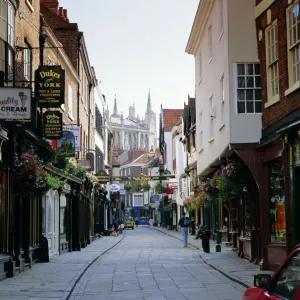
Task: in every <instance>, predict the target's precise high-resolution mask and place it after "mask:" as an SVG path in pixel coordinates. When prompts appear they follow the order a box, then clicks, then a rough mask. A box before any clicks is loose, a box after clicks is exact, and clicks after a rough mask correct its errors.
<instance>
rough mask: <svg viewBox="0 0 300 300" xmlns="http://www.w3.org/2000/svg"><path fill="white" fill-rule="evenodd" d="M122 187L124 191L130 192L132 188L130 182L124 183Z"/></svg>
mask: <svg viewBox="0 0 300 300" xmlns="http://www.w3.org/2000/svg"><path fill="white" fill-rule="evenodd" d="M124 189H125V191H126V192H128V193H130V192H131V189H132V186H131V184H129V183H125V184H124Z"/></svg>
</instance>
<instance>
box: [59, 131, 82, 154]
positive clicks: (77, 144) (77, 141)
mask: <svg viewBox="0 0 300 300" xmlns="http://www.w3.org/2000/svg"><path fill="white" fill-rule="evenodd" d="M63 131H70V132H72V133H73V135H74V138H75V151H76V152H80V143H81V140H80V126H77V125H64V126H63Z"/></svg>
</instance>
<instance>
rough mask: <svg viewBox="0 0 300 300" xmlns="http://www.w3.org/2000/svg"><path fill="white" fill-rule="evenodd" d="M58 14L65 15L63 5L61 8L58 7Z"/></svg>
mask: <svg viewBox="0 0 300 300" xmlns="http://www.w3.org/2000/svg"><path fill="white" fill-rule="evenodd" d="M58 15H59V16H60V17H64V15H63V8H62V7H60V8H59V9H58Z"/></svg>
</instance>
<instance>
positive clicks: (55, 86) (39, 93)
mask: <svg viewBox="0 0 300 300" xmlns="http://www.w3.org/2000/svg"><path fill="white" fill-rule="evenodd" d="M35 93H36V97H37V98H38V99H39V107H60V106H61V105H62V104H64V103H65V70H63V69H62V68H61V67H60V66H42V67H40V68H39V69H37V70H36V71H35Z"/></svg>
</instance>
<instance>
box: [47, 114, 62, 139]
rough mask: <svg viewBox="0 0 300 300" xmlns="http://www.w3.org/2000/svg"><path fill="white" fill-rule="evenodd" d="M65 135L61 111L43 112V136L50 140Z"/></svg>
mask: <svg viewBox="0 0 300 300" xmlns="http://www.w3.org/2000/svg"><path fill="white" fill-rule="evenodd" d="M62 135H63V117H62V113H61V112H59V111H46V112H45V113H44V114H43V136H44V138H46V139H49V140H57V139H60V138H61V137H62Z"/></svg>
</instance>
